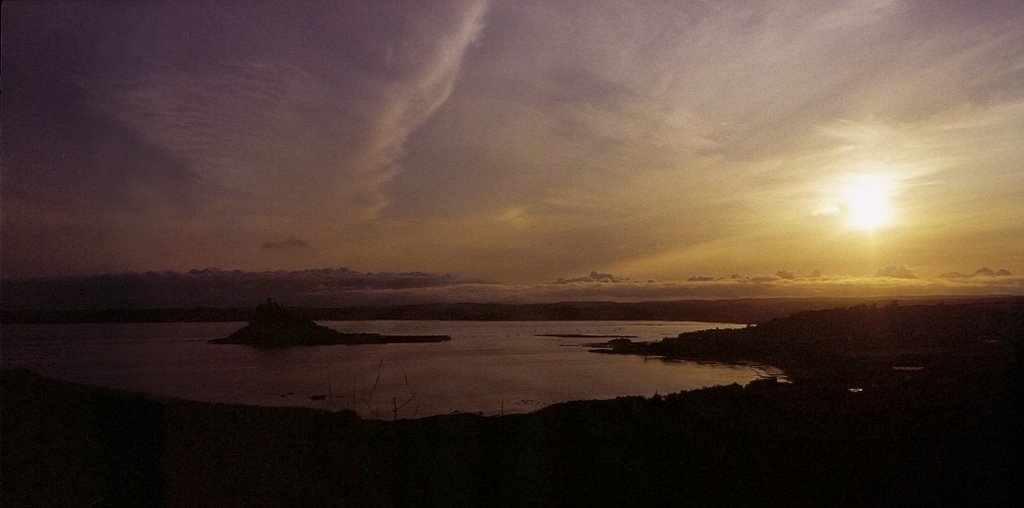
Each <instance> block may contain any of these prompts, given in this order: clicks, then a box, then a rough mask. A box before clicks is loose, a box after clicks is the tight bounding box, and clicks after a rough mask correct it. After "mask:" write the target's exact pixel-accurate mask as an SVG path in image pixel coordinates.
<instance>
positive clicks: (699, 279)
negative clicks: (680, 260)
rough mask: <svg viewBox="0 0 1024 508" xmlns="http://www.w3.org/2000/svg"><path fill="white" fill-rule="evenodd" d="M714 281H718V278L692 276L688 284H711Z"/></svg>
mask: <svg viewBox="0 0 1024 508" xmlns="http://www.w3.org/2000/svg"><path fill="white" fill-rule="evenodd" d="M713 280H716V278H715V277H712V276H710V275H691V276H690V278H688V279H686V281H687V282H711V281H713Z"/></svg>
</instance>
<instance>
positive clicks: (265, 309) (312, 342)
mask: <svg viewBox="0 0 1024 508" xmlns="http://www.w3.org/2000/svg"><path fill="white" fill-rule="evenodd" d="M446 340H451V337H449V336H447V335H383V334H379V333H342V332H339V331H337V330H332V329H330V328H327V327H326V326H321V325H318V324H316V323H315V322H313V320H312V319H309V318H308V317H306V316H305V315H304V314H302V313H301V312H299V311H298V310H295V309H288V308H286V307H282V306H281V305H278V304H277V303H276V302H274V301H273V300H270V299H268V300H267V302H266V303H264V304H263V305H260V306H259V307H257V308H256V311H255V313H254V315H253V318H252V320H250V321H249V324H247V325H245V327H243V328H241V329H240V330H238V331H236V332H234V333H232V334H231V335H229V336H227V337H224V338H222V339H214V340H211V341H210V342H211V343H213V344H247V345H251V346H258V347H288V346H327V345H339V344H341V345H355V344H385V343H393V342H442V341H446Z"/></svg>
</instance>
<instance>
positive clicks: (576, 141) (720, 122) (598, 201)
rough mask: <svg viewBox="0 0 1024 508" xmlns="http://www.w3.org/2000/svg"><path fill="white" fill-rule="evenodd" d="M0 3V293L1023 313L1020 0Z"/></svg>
mask: <svg viewBox="0 0 1024 508" xmlns="http://www.w3.org/2000/svg"><path fill="white" fill-rule="evenodd" d="M2 9H3V12H2V36H0V37H2V53H0V59H2V72H0V79H2V82H3V94H2V99H0V100H2V118H3V131H2V238H0V240H2V255H0V269H2V273H3V276H4V277H6V278H29V277H42V276H57V275H64V276H67V275H88V274H100V273H124V272H139V273H141V272H147V271H165V270H171V271H177V272H182V273H187V271H188V270H192V269H197V268H206V267H217V268H220V269H222V270H241V271H266V270H286V271H299V270H307V269H316V268H323V267H350V268H351V269H353V270H356V271H358V272H360V273H378V274H379V273H404V272H410V271H416V272H424V273H436V274H457V277H458V278H465V280H472V281H477V282H479V281H486V282H488V283H491V284H498V285H504V286H502V287H501V288H500V291H505V290H506V289H507V288H534V289H535V288H537V287H548V288H550V287H559V288H563V289H564V286H565V285H570V286H572V285H576V286H579V288H580V289H579V291H585V288H586V287H590V286H594V287H598V288H602V287H603V288H607V287H608V285H614V284H619V286H617V287H619V288H627V289H617V290H616V291H622V292H624V293H623V294H626V295H627V296H624V298H644V297H646V296H652V295H653V296H657V297H667V296H677V295H683V294H700V295H705V296H707V295H712V296H713V295H715V294H728V295H730V296H736V295H739V296H742V295H744V294H752V295H758V294H762V292H763V291H762V292H758V291H753V292H747V293H745V292H744V290H743V288H749V287H752V284H757V283H765V284H774V285H775V286H773V287H776V288H777V289H773V290H771V291H769V292H768V293H769V294H772V295H777V294H811V293H813V294H830V293H833V292H834V293H844V294H846V293H858V292H860V293H874V292H878V288H880V287H885V288H891V287H896V288H901V287H902V288H906V290H907V292H910V293H915V294H919V293H928V292H937V293H946V292H953V293H955V292H969V293H979V292H980V293H988V292H994V293H1024V282H1022V280H1024V279H1022V277H1021V274H1024V199H1022V197H1024V142H1021V139H1024V3H1021V2H1019V1H1017V0H1001V1H985V0H980V1H952V0H927V1H924V0H922V1H913V0H908V1H901V0H856V1H854V0H850V1H833V2H819V1H787V0H778V1H771V2H767V1H766V2H758V1H729V0H722V1H636V2H629V1H621V0H615V1H600V0H586V1H583V0H580V1H557V2H552V1H540V0H538V1H531V0H514V1H513V0H508V1H504V0H493V1H485V0H456V1H429V2H425V1H395V2H387V1H380V2H357V1H351V2H346V1H331V2H316V1H311V2H281V1H265V2H260V1H247V2H231V1H216V2H214V1H201V2H189V1H175V2H159V1H153V2H106V1H73V2H47V1H32V2H22V1H9V2H4V3H3V4H2ZM982 268H984V270H981V269H982ZM979 270H981V271H979ZM1000 270H1002V271H1000ZM588 274H589V275H588ZM445 280H451V279H445ZM460 280H461V279H460ZM737 284H739V286H737ZM506 286H507V288H506ZM576 286H573V287H576ZM798 286H799V287H800V288H801V289H800V290H799V291H796V290H793V288H794V287H798ZM474 287H475V288H478V286H474ZM667 287H668V288H675V289H674V290H673V291H674V292H673V291H669V290H666V289H665V288H667ZM695 287H700V288H701V289H699V290H695V289H693V288H695ZM708 287H723V288H724V287H730V288H732V289H729V290H728V291H724V292H715V291H711V290H708V289H706V288H708ZM736 287H740V289H739V290H737V289H736ZM680 288H682V289H680ZM686 288H689V289H686ZM787 288H789V289H787ZM563 289H560V290H559V291H562V290H563ZM490 290H491V291H492V292H494V291H499V289H497V286H493V285H492V286H490ZM508 290H509V291H512V289H508ZM606 290H607V289H605V291H606ZM531 291H532V290H531ZM659 291H660V292H659ZM687 291H690V293H687ZM759 291H761V290H759ZM886 291H897V292H898V289H896V290H892V289H886ZM466 294H467V295H469V296H472V295H473V294H474V293H466ZM530 294H533V293H530ZM558 294H560V295H561V294H565V295H566V297H567V298H568V297H572V296H573V295H574V294H575V293H573V292H572V291H569V292H567V293H558ZM469 296H467V297H469Z"/></svg>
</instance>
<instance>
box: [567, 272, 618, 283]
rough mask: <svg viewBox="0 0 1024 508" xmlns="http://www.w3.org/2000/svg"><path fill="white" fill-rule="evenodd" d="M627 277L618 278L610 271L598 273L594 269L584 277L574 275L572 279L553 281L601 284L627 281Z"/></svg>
mask: <svg viewBox="0 0 1024 508" xmlns="http://www.w3.org/2000/svg"><path fill="white" fill-rule="evenodd" d="M628 281H629V279H620V278H619V277H616V276H614V275H612V274H610V273H598V272H596V271H592V272H590V275H587V276H586V277H576V278H572V279H563V278H559V279H558V280H557V281H555V283H556V284H576V283H593V282H597V283H602V284H618V283H620V282H628Z"/></svg>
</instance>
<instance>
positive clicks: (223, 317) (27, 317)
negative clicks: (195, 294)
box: [0, 289, 1024, 323]
mask: <svg viewBox="0 0 1024 508" xmlns="http://www.w3.org/2000/svg"><path fill="white" fill-rule="evenodd" d="M5 291H6V289H5ZM891 301H893V299H892V298H750V299H735V300H677V301H651V302H560V303H536V304H499V303H430V304H413V305H372V306H357V307H337V308H316V307H305V308H303V311H302V312H303V313H304V314H305V315H306V316H307V317H309V318H310V319H312V320H315V321H350V320H353V321H354V320H359V321H362V320H376V319H397V320H465V321H609V320H614V321H705V322H722V323H762V322H764V321H768V320H770V319H774V318H778V317H784V316H788V315H791V314H793V313H796V312H802V311H809V310H824V309H836V308H845V307H850V306H853V305H858V304H880V303H881V304H884V303H886V302H891ZM899 301H900V302H901V303H903V304H906V305H910V304H914V305H937V304H940V303H945V304H947V305H952V304H960V303H970V302H975V303H989V302H1007V301H1018V302H1020V301H1024V297H1019V296H989V297H958V296H945V297H939V296H936V297H910V298H900V299H899ZM254 310H255V309H254V308H253V307H231V308H218V307H193V308H148V309H142V308H112V309H45V308H23V309H11V308H7V309H4V310H0V322H3V323H128V322H140V323H146V322H212V321H247V320H249V319H250V318H251V317H252V313H253V311H254Z"/></svg>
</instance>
